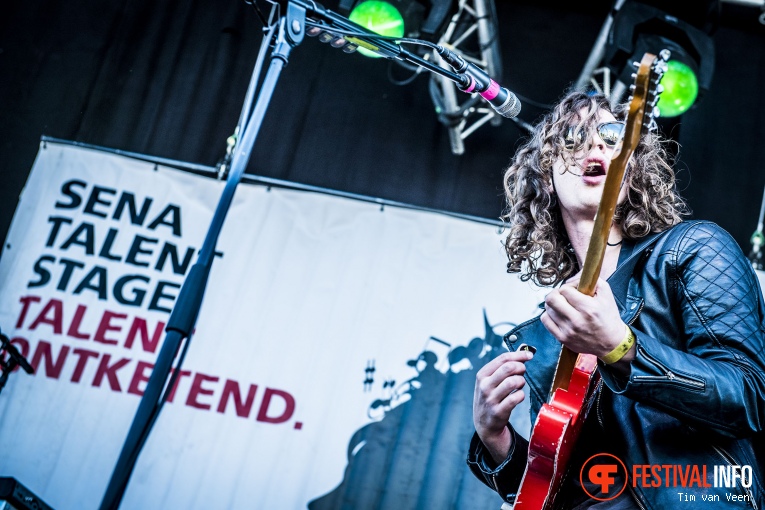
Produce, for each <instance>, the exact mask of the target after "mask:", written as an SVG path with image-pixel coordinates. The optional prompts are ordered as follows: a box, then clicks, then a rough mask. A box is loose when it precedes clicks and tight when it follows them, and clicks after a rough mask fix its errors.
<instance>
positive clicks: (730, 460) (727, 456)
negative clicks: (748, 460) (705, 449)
mask: <svg viewBox="0 0 765 510" xmlns="http://www.w3.org/2000/svg"><path fill="white" fill-rule="evenodd" d="M712 448H714V450H715V451H716V452H717V453H718V454H719V455H720V457H722V458H723V460H724V461H725V462H727V463H728V465H729V466H737V465H738V464H735V463H734V462H733V456H732V455H731V454H729V453H728V452H727V451H725V450H723V449H722V448H720V447H718V446H715V445H712ZM752 476H754V475H752ZM741 488H742V489H744V492H746V495H747V496H749V501H751V503H752V508H754V510H757V502H756V501H755V500H754V493H753V492H752V489H751V488H749V487H744V486H743V485H742V486H741Z"/></svg>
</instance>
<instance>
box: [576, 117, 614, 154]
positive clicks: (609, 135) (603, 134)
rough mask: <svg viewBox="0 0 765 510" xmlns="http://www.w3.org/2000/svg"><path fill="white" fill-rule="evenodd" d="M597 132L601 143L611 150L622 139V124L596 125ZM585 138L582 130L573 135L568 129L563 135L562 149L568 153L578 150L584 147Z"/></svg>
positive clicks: (606, 123)
mask: <svg viewBox="0 0 765 510" xmlns="http://www.w3.org/2000/svg"><path fill="white" fill-rule="evenodd" d="M597 132H598V136H599V137H600V138H601V139H602V140H603V142H605V144H606V145H607V146H608V147H610V148H611V149H613V148H614V147H616V144H617V143H619V140H621V138H622V133H623V132H624V123H623V122H617V121H613V122H604V123H602V124H598V127H597ZM586 138H587V135H586V132H585V129H584V128H579V129H577V130H576V133H574V128H573V127H570V128H568V129H567V130H566V133H565V134H564V135H563V147H565V148H566V150H570V151H572V150H574V149H577V148H580V147H581V146H582V145H584V141H585V139H586Z"/></svg>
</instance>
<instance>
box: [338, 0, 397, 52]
mask: <svg viewBox="0 0 765 510" xmlns="http://www.w3.org/2000/svg"><path fill="white" fill-rule="evenodd" d="M348 19H350V20H351V21H353V22H354V23H357V24H359V25H361V26H362V27H364V28H367V29H369V30H371V31H372V32H375V33H376V34H380V35H384V36H388V37H403V36H404V18H403V17H402V16H401V13H400V12H399V11H398V9H396V8H395V7H393V5H391V4H389V3H388V2H383V1H381V0H367V1H366V2H362V3H360V4H359V5H357V6H356V7H354V9H353V10H352V11H351V14H350V16H348ZM358 52H359V53H361V54H362V55H365V56H367V57H375V58H377V57H379V56H380V55H378V54H377V53H374V52H372V51H369V50H366V49H364V48H362V47H359V49H358Z"/></svg>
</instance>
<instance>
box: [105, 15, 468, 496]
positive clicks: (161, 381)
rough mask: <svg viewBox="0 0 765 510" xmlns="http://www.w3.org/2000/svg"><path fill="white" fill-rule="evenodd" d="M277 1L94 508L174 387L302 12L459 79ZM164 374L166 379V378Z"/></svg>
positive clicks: (126, 466)
mask: <svg viewBox="0 0 765 510" xmlns="http://www.w3.org/2000/svg"><path fill="white" fill-rule="evenodd" d="M272 3H274V2H272ZM282 6H286V15H285V16H283V17H280V18H279V19H278V20H277V28H276V30H277V33H276V38H275V44H274V49H273V51H272V52H271V62H270V65H269V68H268V71H267V72H266V76H265V78H264V79H263V83H262V84H261V86H260V90H259V91H258V93H257V98H256V100H255V106H254V109H253V110H252V115H251V116H250V115H249V111H250V102H251V101H252V99H253V98H254V97H255V91H256V89H257V83H258V79H259V76H260V66H261V63H262V58H261V57H263V56H264V55H265V50H266V48H267V46H268V45H269V44H270V42H271V39H272V34H273V31H274V27H271V30H270V31H269V32H268V35H267V36H264V38H263V42H262V43H261V44H262V46H261V53H260V55H259V56H258V62H257V63H256V66H255V70H254V71H253V75H252V78H251V79H250V85H249V88H248V90H247V95H246V97H245V103H244V107H243V109H242V114H241V116H240V119H239V125H238V126H237V130H236V132H235V135H236V138H237V140H236V144H235V146H234V150H233V157H232V158H231V163H230V173H229V174H228V178H227V180H226V185H225V187H224V188H223V192H222V193H221V197H220V199H219V201H218V204H217V206H216V209H215V212H214V215H213V218H212V220H211V223H210V227H209V229H208V231H207V234H206V236H205V239H204V242H203V244H202V246H201V248H200V250H199V257H198V259H197V262H196V263H195V264H194V265H193V266H192V267H191V269H190V270H189V274H188V276H187V277H186V279H185V281H184V283H183V286H182V287H181V290H180V292H179V293H178V298H177V301H176V303H175V305H174V306H173V310H172V313H171V314H170V318H169V320H168V323H167V326H166V328H165V339H164V342H163V343H162V348H161V349H160V351H159V354H158V355H157V359H156V362H155V364H154V369H153V370H152V373H151V376H150V377H149V381H148V382H147V384H146V389H145V391H144V394H143V396H142V397H141V401H140V403H139V404H138V409H137V410H136V413H135V416H134V417H133V422H132V424H131V425H130V429H129V430H128V434H127V438H126V439H125V443H124V444H123V446H122V451H121V452H120V456H119V458H118V459H117V463H116V465H115V467H114V470H113V471H112V475H111V478H110V479H109V484H108V485H107V488H106V491H105V493H104V496H103V499H102V500H101V505H100V507H99V510H117V509H118V508H119V505H120V503H121V502H122V498H123V496H124V493H125V490H126V489H127V485H128V482H129V480H130V476H131V474H132V472H133V469H134V468H135V464H136V462H137V460H138V455H139V453H140V451H141V449H142V448H143V445H144V443H145V442H146V439H147V438H148V435H149V432H150V431H151V428H152V426H153V425H154V423H155V421H156V419H157V417H158V416H159V412H160V410H161V409H162V405H163V404H164V402H165V401H166V399H167V395H168V394H169V393H170V392H171V391H172V390H173V387H174V385H175V382H176V378H177V375H178V373H180V368H181V365H182V363H183V359H184V356H185V353H186V350H187V348H188V345H189V342H190V341H191V337H190V335H191V332H192V331H193V329H194V326H195V324H196V321H197V318H198V316H199V311H200V308H201V306H202V298H203V297H204V292H205V287H206V286H207V280H208V277H209V275H210V270H211V268H212V262H213V259H214V256H215V246H216V244H217V241H218V237H219V235H220V232H221V230H222V228H223V222H224V220H225V218H226V214H227V213H228V210H229V208H230V206H231V203H232V201H233V198H234V192H235V191H236V187H237V185H238V184H239V182H240V181H241V179H242V175H243V174H244V171H245V168H246V167H247V163H248V161H249V159H250V153H251V152H252V147H253V146H254V144H255V139H256V138H257V135H258V132H259V131H260V127H261V124H262V122H263V118H264V116H265V114H266V110H267V108H268V105H269V103H270V101H271V97H272V95H273V92H274V89H275V88H276V82H277V80H278V79H279V76H280V74H281V71H282V69H283V68H284V67H285V66H286V65H287V62H288V57H289V55H290V52H291V50H292V48H294V47H296V46H297V45H298V44H300V43H301V42H302V41H303V37H304V35H305V34H306V15H307V13H308V15H310V16H311V17H312V18H314V19H318V20H320V21H322V22H325V23H329V25H327V26H322V28H324V29H326V30H327V31H329V32H331V31H332V28H335V30H340V31H350V32H354V33H356V34H358V33H361V34H364V35H354V36H353V38H354V39H355V41H361V42H362V43H364V44H363V46H365V47H367V48H370V49H373V50H374V51H377V52H378V53H380V54H382V55H383V56H386V57H387V58H392V59H397V60H404V61H407V62H410V63H413V64H416V65H419V66H421V67H423V68H425V69H428V70H430V71H431V72H434V73H437V74H440V75H442V76H445V77H447V78H449V79H451V80H453V81H455V82H457V83H461V82H462V81H463V77H462V76H460V75H458V74H456V73H453V72H450V71H448V70H446V69H444V68H442V67H440V66H438V65H435V64H433V63H432V62H429V61H427V60H425V59H423V58H420V57H419V56H417V55H415V54H412V53H410V52H408V51H406V50H405V49H403V48H401V47H400V46H399V45H397V44H394V43H393V42H390V41H387V40H384V39H379V36H378V34H375V33H374V32H371V31H369V30H367V29H365V28H363V27H361V26H359V25H356V24H355V23H353V22H351V21H350V20H348V19H347V18H345V17H343V16H341V15H339V14H335V13H333V12H331V11H329V10H327V9H324V7H322V6H320V5H319V4H317V3H315V2H313V1H311V0H308V1H305V0H288V1H285V0H281V1H279V7H280V8H281V7H282ZM367 34H368V35H367ZM355 41H354V42H355ZM248 117H249V120H248ZM226 166H227V165H226ZM184 339H185V340H186V342H185V343H183V340H184ZM182 343H183V350H182V351H181V352H180V356H179V359H178V363H177V366H176V368H175V369H174V370H173V368H172V364H173V359H174V358H175V357H176V355H177V354H178V353H179V351H180V348H181V344H182ZM171 372H173V373H172V377H170V375H171ZM169 377H170V381H168V378H169Z"/></svg>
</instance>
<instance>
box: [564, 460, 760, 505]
mask: <svg viewBox="0 0 765 510" xmlns="http://www.w3.org/2000/svg"><path fill="white" fill-rule="evenodd" d="M752 480H753V475H752V466H749V465H744V466H739V465H735V464H727V465H715V466H712V470H711V472H710V471H709V467H708V466H706V465H701V466H699V465H696V464H633V465H632V470H631V472H629V471H628V470H627V466H625V464H624V462H622V461H621V459H619V458H618V457H616V456H615V455H612V454H610V453H598V454H595V455H593V456H592V457H590V458H589V459H587V460H586V461H585V462H584V464H582V469H581V470H580V472H579V481H580V483H581V485H582V489H584V491H585V492H586V493H587V495H588V496H589V497H591V498H592V499H596V500H598V501H610V500H612V499H616V498H617V497H619V496H620V495H621V493H622V492H624V489H625V488H626V487H627V485H628V484H630V485H631V487H632V488H636V487H640V488H641V489H643V490H645V491H650V490H651V489H658V488H660V487H675V488H678V489H694V488H697V489H705V488H710V487H714V488H726V489H737V488H742V489H744V493H743V494H739V493H737V492H728V493H726V494H725V495H724V496H725V498H726V499H727V501H737V502H749V501H751V500H752V494H751V492H750V491H749V488H750V487H751V486H752ZM677 495H678V501H679V502H690V501H696V499H697V497H698V498H700V499H703V500H705V501H720V500H721V496H720V494H707V493H703V494H694V493H693V491H687V492H686V491H678V493H677Z"/></svg>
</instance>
